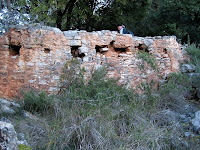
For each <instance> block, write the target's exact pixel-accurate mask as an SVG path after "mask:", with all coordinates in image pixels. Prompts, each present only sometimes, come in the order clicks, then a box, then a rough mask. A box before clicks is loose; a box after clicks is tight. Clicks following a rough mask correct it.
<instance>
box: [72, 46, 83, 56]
mask: <svg viewBox="0 0 200 150" xmlns="http://www.w3.org/2000/svg"><path fill="white" fill-rule="evenodd" d="M79 47H80V46H71V54H72V56H73V58H77V57H79V58H83V57H84V56H85V54H84V53H82V54H79V49H78V48H79Z"/></svg>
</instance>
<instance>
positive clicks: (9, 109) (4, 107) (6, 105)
mask: <svg viewBox="0 0 200 150" xmlns="http://www.w3.org/2000/svg"><path fill="white" fill-rule="evenodd" d="M19 107H20V105H19V104H17V103H14V102H9V101H7V100H4V99H0V113H6V114H15V113H16V110H17V109H18V108H19Z"/></svg>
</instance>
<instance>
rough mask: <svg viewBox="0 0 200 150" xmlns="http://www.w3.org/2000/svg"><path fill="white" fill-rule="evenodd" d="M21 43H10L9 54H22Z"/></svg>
mask: <svg viewBox="0 0 200 150" xmlns="http://www.w3.org/2000/svg"><path fill="white" fill-rule="evenodd" d="M20 49H21V45H19V46H18V45H12V44H11V45H9V55H10V56H20Z"/></svg>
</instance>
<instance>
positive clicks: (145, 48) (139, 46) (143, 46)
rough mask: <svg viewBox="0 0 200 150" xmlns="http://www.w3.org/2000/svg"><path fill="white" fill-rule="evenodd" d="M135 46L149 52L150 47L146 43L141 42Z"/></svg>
mask: <svg viewBox="0 0 200 150" xmlns="http://www.w3.org/2000/svg"><path fill="white" fill-rule="evenodd" d="M135 48H138V49H139V50H143V51H145V52H149V50H148V47H147V46H146V45H145V44H139V45H138V46H136V47H135Z"/></svg>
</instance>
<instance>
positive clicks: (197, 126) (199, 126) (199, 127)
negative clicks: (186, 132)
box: [191, 110, 200, 132]
mask: <svg viewBox="0 0 200 150" xmlns="http://www.w3.org/2000/svg"><path fill="white" fill-rule="evenodd" d="M191 123H192V125H193V127H194V131H195V132H199V131H200V110H199V111H197V112H195V117H194V119H192V121H191Z"/></svg>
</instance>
